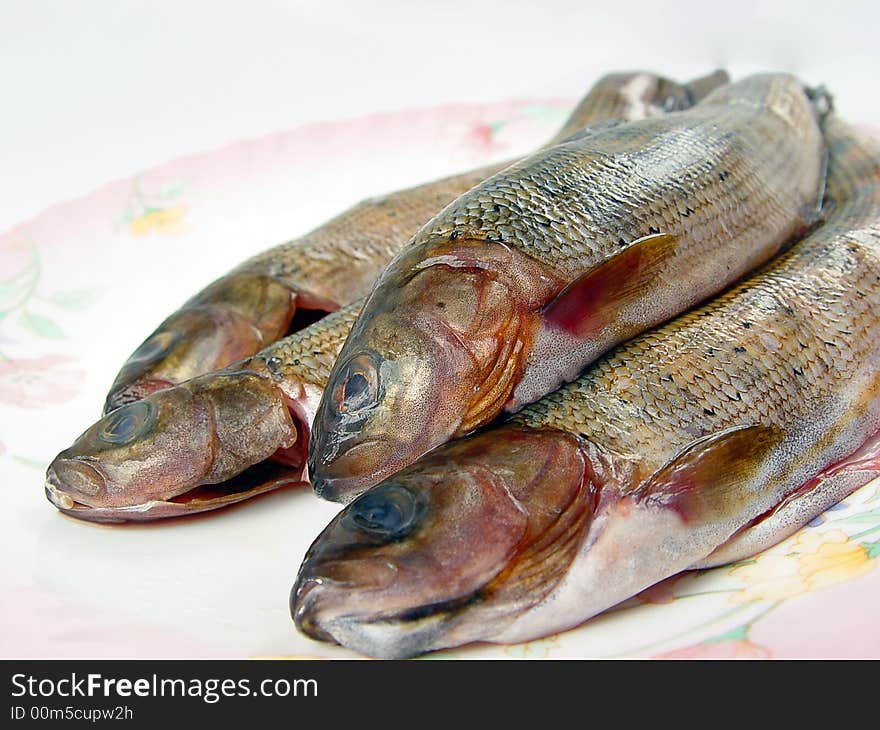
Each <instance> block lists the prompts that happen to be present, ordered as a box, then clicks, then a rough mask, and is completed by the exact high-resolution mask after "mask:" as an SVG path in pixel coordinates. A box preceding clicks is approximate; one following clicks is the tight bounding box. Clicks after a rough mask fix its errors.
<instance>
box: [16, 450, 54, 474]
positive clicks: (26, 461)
mask: <svg viewBox="0 0 880 730" xmlns="http://www.w3.org/2000/svg"><path fill="white" fill-rule="evenodd" d="M12 458H13V459H15V460H16V461H17V462H18V463H19V464H21V465H22V466H27V467H30V468H31V469H40V470H41V471H42V470H43V469H45V468H46V462H45V461H43V460H42V459H30V458H28V457H27V456H19V455H18V454H14V455H13V457H12Z"/></svg>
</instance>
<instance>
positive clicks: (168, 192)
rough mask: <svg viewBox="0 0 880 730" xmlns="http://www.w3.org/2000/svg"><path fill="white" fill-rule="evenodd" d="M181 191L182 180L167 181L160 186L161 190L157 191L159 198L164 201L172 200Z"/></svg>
mask: <svg viewBox="0 0 880 730" xmlns="http://www.w3.org/2000/svg"><path fill="white" fill-rule="evenodd" d="M182 193H183V183H182V182H175V183H169V184H168V185H166V186H165V187H163V188H162V191H161V192H160V193H159V198H160V199H162V200H165V201H168V200H173V199H174V198H179V197H180V196H181V194H182Z"/></svg>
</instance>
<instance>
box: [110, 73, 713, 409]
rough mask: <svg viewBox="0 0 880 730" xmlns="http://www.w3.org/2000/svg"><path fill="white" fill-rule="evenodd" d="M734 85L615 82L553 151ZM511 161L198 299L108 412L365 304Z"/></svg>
mask: <svg viewBox="0 0 880 730" xmlns="http://www.w3.org/2000/svg"><path fill="white" fill-rule="evenodd" d="M726 80H727V75H726V74H725V73H724V72H721V71H718V72H715V73H713V74H710V75H709V76H707V77H704V78H701V79H695V80H694V81H692V82H691V83H690V84H688V85H684V86H682V85H679V84H676V83H675V82H672V81H669V80H666V79H663V78H662V77H658V76H656V75H654V74H648V73H644V72H635V73H629V74H627V73H623V74H609V75H607V76H605V77H603V78H601V79H600V80H599V81H598V82H597V83H596V84H595V85H594V86H593V88H592V89H591V91H590V92H589V93H588V94H587V95H586V97H584V99H582V100H581V102H580V104H578V106H577V107H576V108H575V109H574V110H573V112H572V113H571V114H570V115H569V117H568V119H567V121H566V123H565V125H564V127H563V128H562V130H560V132H559V133H557V134H556V135H554V137H553V138H552V139H551V140H550V141H549V142H548V146H552V145H554V144H556V143H558V142H559V141H561V140H562V139H564V138H566V137H569V136H570V135H571V134H572V133H574V132H577V131H579V130H582V129H583V128H584V127H585V126H588V125H591V124H593V123H596V122H602V121H605V120H607V119H609V118H617V117H620V118H627V119H634V118H641V117H644V116H649V115H652V114H658V113H662V111H663V110H665V109H676V108H685V107H687V106H690V105H691V104H692V103H694V102H695V101H696V100H697V99H699V98H700V97H701V96H703V95H705V93H707V92H708V91H709V90H711V89H712V88H714V87H716V86H718V85H720V84H722V83H724V82H726ZM633 83H635V84H636V86H635V87H632V86H631V85H632V84H633ZM636 87H637V88H636ZM511 162H512V160H506V161H504V162H498V163H493V164H491V165H488V166H485V167H481V168H478V169H477V170H471V171H468V172H465V173H461V174H458V175H452V176H449V177H445V178H443V179H440V180H437V181H433V182H430V183H426V184H423V185H418V186H416V187H413V188H408V189H406V190H398V191H395V192H392V193H388V194H386V195H381V196H377V197H373V198H369V199H367V200H364V201H362V202H361V203H358V204H357V205H355V206H353V207H352V208H349V209H348V210H346V211H345V212H343V213H342V214H340V215H338V216H336V217H335V218H333V219H331V220H330V221H328V222H326V223H324V224H323V225H321V226H319V227H318V228H316V229H314V230H313V231H311V232H309V233H307V234H305V235H303V236H301V237H299V238H296V239H293V240H291V241H287V242H285V243H282V244H280V245H278V246H275V247H273V248H271V249H268V250H267V251H264V252H262V253H260V254H257V255H256V256H253V257H252V258H250V259H248V260H247V261H245V262H244V263H242V264H241V265H239V266H238V267H236V268H235V269H233V270H232V271H231V272H229V273H228V274H226V275H225V276H223V277H221V278H220V279H218V280H216V281H215V282H213V283H212V284H210V285H209V286H208V287H206V288H205V289H203V290H202V291H201V292H199V293H198V294H196V295H195V296H194V297H192V298H190V299H189V300H188V301H187V302H185V303H184V305H183V306H182V307H181V308H180V309H179V310H177V311H176V312H175V313H173V314H172V315H171V316H170V317H168V318H167V319H166V320H165V321H164V322H162V324H160V325H159V327H158V328H157V329H156V330H155V331H154V332H153V333H152V334H151V335H150V337H148V338H147V339H146V340H145V341H144V342H143V343H141V345H140V346H139V347H138V348H137V349H136V350H135V351H134V352H133V353H132V354H131V355H130V356H129V358H128V360H127V361H126V363H125V364H124V365H123V367H122V369H121V370H120V371H119V373H118V374H117V377H116V379H115V380H114V383H113V384H112V386H111V388H110V392H109V394H108V396H107V400H106V403H105V407H104V411H105V413H108V412H110V411H112V410H114V409H116V408H118V407H119V406H121V405H124V404H126V403H130V402H133V401H136V400H140V399H141V398H143V397H145V396H147V395H149V394H150V393H153V392H157V391H159V390H162V389H165V388H168V387H171V386H172V385H174V384H176V383H180V382H183V381H185V380H187V379H189V378H192V377H195V376H197V375H199V374H201V373H204V372H208V371H211V370H218V369H220V368H223V367H226V366H227V365H229V364H231V363H233V362H235V361H237V360H240V359H243V358H245V357H248V356H249V355H251V354H253V353H255V352H257V351H259V350H260V349H262V348H263V347H265V346H266V345H268V344H270V343H271V342H273V341H275V340H277V339H279V338H281V337H282V336H284V335H285V334H286V333H288V332H290V331H297V330H299V329H301V328H302V327H304V326H306V325H307V324H308V323H309V321H310V320H313V319H314V318H316V317H318V316H320V315H322V314H325V313H326V312H329V311H333V310H335V309H337V308H339V307H341V306H344V305H346V304H348V303H350V302H352V301H355V300H357V299H359V298H361V297H363V296H365V295H366V294H368V293H369V291H370V289H371V287H372V286H373V283H374V282H375V280H376V277H377V276H379V274H380V273H381V272H382V270H383V269H384V268H385V266H386V265H387V263H388V262H389V261H390V260H391V259H392V257H393V256H394V255H395V254H396V253H397V252H398V251H400V249H401V248H403V246H404V245H405V244H407V243H408V242H409V240H410V238H411V237H412V234H413V233H414V232H415V231H417V230H418V228H419V227H420V226H421V225H423V224H424V223H425V222H426V221H428V220H429V219H430V218H431V216H432V215H434V214H436V213H437V212H438V211H440V210H442V209H443V207H444V206H445V205H447V204H448V203H450V202H451V201H452V200H454V199H455V198H456V196H458V195H461V194H462V193H464V192H465V191H467V190H468V189H470V188H471V187H473V186H474V185H476V184H477V183H479V182H481V181H482V180H484V179H485V178H486V177H488V176H490V175H492V174H494V173H496V172H498V171H500V170H502V169H503V168H505V167H506V166H507V165H509V164H510V163H511ZM302 310H305V312H306V313H305V314H303V311H302ZM309 310H312V311H311V313H309Z"/></svg>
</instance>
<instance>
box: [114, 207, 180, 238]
mask: <svg viewBox="0 0 880 730" xmlns="http://www.w3.org/2000/svg"><path fill="white" fill-rule="evenodd" d="M187 210H188V208H187V206H186V205H184V204H183V203H180V204H178V205H170V206H168V207H167V208H154V209H152V210H149V211H147V212H145V213H143V214H141V215H139V216H138V217H137V218H135V219H133V220H132V221H131V223H130V224H129V227H128V230H129V233H131V235H133V236H145V235H147V234H149V233H160V234H174V233H182V232H183V231H185V230H186V226H185V225H184V223H183V218H184V216H186V213H187Z"/></svg>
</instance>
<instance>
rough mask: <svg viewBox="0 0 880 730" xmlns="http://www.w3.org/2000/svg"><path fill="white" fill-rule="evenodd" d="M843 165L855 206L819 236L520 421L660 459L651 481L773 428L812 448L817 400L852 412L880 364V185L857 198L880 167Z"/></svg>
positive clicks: (858, 157)
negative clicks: (717, 444)
mask: <svg viewBox="0 0 880 730" xmlns="http://www.w3.org/2000/svg"><path fill="white" fill-rule="evenodd" d="M836 124H838V125H840V123H839V122H836ZM838 134H839V135H840V137H841V138H842V140H843V141H839V142H838V145H839V146H840V147H843V148H846V147H849V144H848V143H847V142H846V141H845V139H846V138H845V137H843V134H842V133H840V132H838ZM831 160H832V167H831V169H830V171H829V180H830V181H831V183H830V184H829V190H828V194H829V196H830V197H831V198H832V200H840V201H847V202H845V203H842V204H840V205H839V206H838V208H837V209H836V210H835V211H834V212H832V213H831V214H830V216H829V219H828V220H827V221H826V222H825V223H824V224H823V225H822V226H821V227H820V228H819V229H817V230H816V231H815V232H814V233H812V234H811V235H810V236H808V237H807V238H806V239H805V240H804V241H802V242H800V243H799V244H798V245H797V246H796V247H794V248H793V249H792V250H791V251H789V252H787V253H785V254H783V255H782V256H781V257H779V258H778V259H777V260H775V261H774V262H772V263H771V264H769V265H767V266H766V268H764V269H763V270H762V271H760V272H758V273H757V274H756V275H755V276H754V277H752V278H750V279H748V280H747V281H746V282H744V283H743V284H741V285H739V286H737V287H735V288H734V289H732V290H731V291H729V292H728V293H727V294H725V295H723V296H721V297H719V298H717V299H715V300H713V301H711V302H710V303H708V304H706V305H704V306H703V307H701V308H700V310H698V311H695V312H690V313H687V314H684V315H682V316H680V317H679V318H677V319H676V320H674V321H673V322H671V323H669V324H667V325H665V326H663V327H661V328H659V329H657V330H655V331H652V332H649V333H647V334H645V335H643V336H641V337H639V338H637V339H635V340H632V341H630V342H629V343H627V344H625V345H623V346H621V347H619V348H618V349H617V350H614V351H612V352H611V353H609V354H608V355H606V356H605V357H604V358H602V359H601V360H600V361H599V362H597V363H596V364H595V365H594V366H592V367H591V368H590V369H589V370H588V371H587V372H586V373H585V374H584V375H583V376H582V377H581V378H580V379H579V380H577V381H575V382H573V383H571V384H569V385H566V386H563V387H562V388H561V389H559V390H558V391H557V392H555V393H553V394H551V395H549V396H546V397H545V398H544V399H543V400H541V401H539V402H538V403H536V404H533V405H531V406H529V407H527V408H526V409H524V410H523V411H521V412H520V413H519V414H517V415H516V416H515V417H514V420H515V421H517V422H519V423H522V424H525V425H529V426H532V427H553V428H559V429H562V430H565V431H569V432H572V433H579V434H580V435H582V436H583V437H584V438H586V439H588V440H589V441H591V442H593V443H595V444H597V445H599V446H600V447H601V448H604V449H606V450H607V451H608V452H610V453H619V454H633V453H638V454H642V455H647V456H645V457H644V458H645V459H646V464H647V466H646V468H647V469H648V470H650V469H651V468H659V466H660V465H661V464H662V463H663V462H665V461H666V460H667V459H668V458H669V456H670V453H671V452H673V451H675V450H676V449H679V448H681V447H683V446H685V445H686V444H687V443H689V442H691V441H693V440H694V438H695V437H699V436H705V435H708V434H711V433H715V432H718V431H720V430H723V429H725V428H729V427H732V426H735V425H738V424H742V423H745V422H759V423H767V424H773V425H777V426H780V427H783V428H785V429H786V430H789V431H792V432H793V433H795V434H798V433H801V434H802V436H801V438H805V437H806V430H805V429H803V428H801V427H800V426H799V424H800V423H802V422H804V421H809V420H814V419H815V417H816V414H815V411H816V406H815V404H816V402H817V401H819V400H823V399H824V400H827V401H828V402H829V404H830V407H832V408H833V409H834V410H835V412H839V411H840V410H841V408H845V407H851V405H852V401H853V399H857V398H858V397H861V394H860V393H859V392H858V391H853V392H848V390H847V389H848V386H849V385H850V384H851V383H854V382H855V383H858V382H861V381H864V378H865V372H864V371H865V363H866V362H868V363H875V364H876V363H877V362H878V358H880V339H878V333H877V331H876V330H877V322H878V321H880V224H878V222H877V218H878V215H880V193H878V190H877V185H876V183H875V184H873V185H870V186H868V185H865V184H864V183H863V182H862V183H861V186H862V187H861V188H860V187H853V185H854V184H855V183H856V182H859V181H861V180H863V179H864V178H865V177H870V171H871V169H875V168H876V157H875V156H872V155H870V154H866V153H865V151H864V149H863V148H861V147H854V148H852V149H844V150H837V151H834V150H832V156H831ZM872 165H873V166H874V168H872V167H871V166H872ZM859 175H861V177H859ZM855 292H859V295H856V294H855ZM746 325H748V326H746ZM829 342H831V343H833V344H831V345H829V344H828V343H829ZM709 353H711V356H709V357H707V354H709ZM662 373H668V374H670V375H671V378H664V377H663V376H662V375H661V374H662ZM743 394H748V397H742V396H743ZM706 404H711V409H709V410H711V412H708V411H707V409H706ZM842 404H843V405H842ZM847 404H848V405H847ZM866 427H867V426H866ZM867 435H868V434H867V433H863V436H865V437H867ZM792 441H793V442H794V443H795V444H796V445H798V443H799V442H798V437H797V436H793V437H792ZM856 445H857V444H854V445H853V446H856ZM650 455H653V457H651V456H650Z"/></svg>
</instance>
